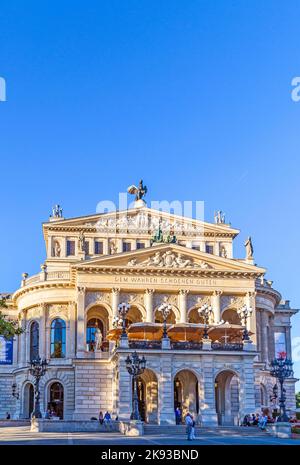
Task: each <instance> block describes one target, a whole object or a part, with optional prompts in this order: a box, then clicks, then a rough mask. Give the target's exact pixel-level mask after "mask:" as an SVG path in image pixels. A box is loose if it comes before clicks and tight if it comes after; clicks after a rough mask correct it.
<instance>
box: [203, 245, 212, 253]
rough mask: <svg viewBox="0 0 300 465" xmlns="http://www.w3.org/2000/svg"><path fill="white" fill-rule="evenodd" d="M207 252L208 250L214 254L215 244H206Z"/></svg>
mask: <svg viewBox="0 0 300 465" xmlns="http://www.w3.org/2000/svg"><path fill="white" fill-rule="evenodd" d="M205 252H206V253H212V254H213V253H214V246H213V245H208V244H206V246H205Z"/></svg>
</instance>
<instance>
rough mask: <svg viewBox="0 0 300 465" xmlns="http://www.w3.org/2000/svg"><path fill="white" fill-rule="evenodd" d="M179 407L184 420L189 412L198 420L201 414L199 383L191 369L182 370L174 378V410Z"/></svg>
mask: <svg viewBox="0 0 300 465" xmlns="http://www.w3.org/2000/svg"><path fill="white" fill-rule="evenodd" d="M177 408H179V410H180V412H181V419H182V422H183V421H184V418H185V416H186V414H187V413H188V412H190V413H191V414H192V415H193V417H194V420H195V421H196V422H197V421H198V420H199V419H198V416H199V383H198V379H197V377H196V375H195V374H194V373H193V372H192V371H190V370H181V371H179V372H178V373H177V375H176V376H175V378H174V411H175V410H176V409H177Z"/></svg>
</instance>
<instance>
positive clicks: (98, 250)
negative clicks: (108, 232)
mask: <svg viewBox="0 0 300 465" xmlns="http://www.w3.org/2000/svg"><path fill="white" fill-rule="evenodd" d="M102 254H103V242H100V241H95V255H102Z"/></svg>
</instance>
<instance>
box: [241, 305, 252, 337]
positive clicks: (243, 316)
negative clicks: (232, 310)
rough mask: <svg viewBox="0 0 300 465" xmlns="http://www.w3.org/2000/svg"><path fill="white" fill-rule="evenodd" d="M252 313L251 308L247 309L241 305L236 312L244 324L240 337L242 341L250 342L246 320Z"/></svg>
mask: <svg viewBox="0 0 300 465" xmlns="http://www.w3.org/2000/svg"><path fill="white" fill-rule="evenodd" d="M252 313H253V309H252V308H251V307H248V306H247V305H243V307H241V308H240V309H239V310H238V314H239V315H240V317H241V319H242V320H243V322H244V331H243V336H242V340H243V341H251V339H250V336H249V331H248V329H247V320H248V318H250V316H251V315H252Z"/></svg>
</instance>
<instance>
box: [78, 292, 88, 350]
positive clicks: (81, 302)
mask: <svg viewBox="0 0 300 465" xmlns="http://www.w3.org/2000/svg"><path fill="white" fill-rule="evenodd" d="M84 309H85V287H82V286H78V287H77V344H76V346H77V350H76V352H77V357H79V358H80V357H83V356H84V352H85V349H86V344H85V321H84V317H85V315H84Z"/></svg>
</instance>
